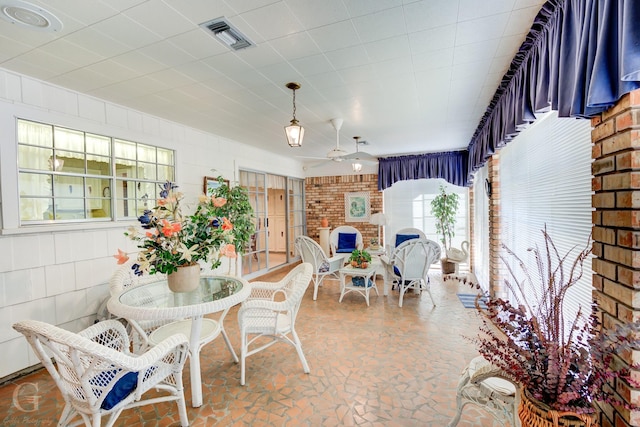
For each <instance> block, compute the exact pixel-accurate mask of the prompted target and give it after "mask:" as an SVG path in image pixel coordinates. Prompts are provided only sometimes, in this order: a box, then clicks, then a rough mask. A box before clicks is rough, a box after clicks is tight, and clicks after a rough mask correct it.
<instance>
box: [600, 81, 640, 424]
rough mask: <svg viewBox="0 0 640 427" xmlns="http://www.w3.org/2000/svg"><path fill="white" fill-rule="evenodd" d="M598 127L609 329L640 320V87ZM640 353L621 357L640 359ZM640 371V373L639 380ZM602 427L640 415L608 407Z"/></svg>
mask: <svg viewBox="0 0 640 427" xmlns="http://www.w3.org/2000/svg"><path fill="white" fill-rule="evenodd" d="M591 124H592V125H593V130H592V132H591V140H592V142H593V144H594V145H593V152H592V157H593V160H594V163H593V166H592V171H593V175H594V177H593V181H592V189H593V191H594V193H595V194H594V195H593V202H592V203H593V207H594V208H595V211H594V212H593V223H594V227H593V240H594V242H593V254H594V256H595V258H594V260H593V272H594V276H593V286H594V288H595V290H594V298H595V300H596V301H597V302H598V306H599V308H600V313H601V316H602V322H603V327H605V328H611V327H612V326H614V325H615V324H617V323H620V322H627V321H635V320H639V319H640V292H639V290H640V210H638V208H640V90H636V91H634V92H631V93H630V94H627V95H625V96H624V97H623V98H621V99H620V101H618V103H617V104H616V105H615V106H614V107H613V108H611V109H610V110H608V111H606V112H605V113H602V114H601V115H600V116H598V117H594V118H593V119H592V120H591ZM634 353H637V352H633V353H632V352H629V353H627V354H623V355H619V356H620V359H621V361H620V363H626V364H627V365H629V364H630V363H631V360H632V358H633V360H635V361H637V360H638V359H637V354H634ZM638 375H640V373H637V374H636V378H638ZM613 387H614V388H615V390H616V392H617V393H619V394H620V396H622V397H624V398H625V399H626V400H627V401H633V402H634V403H635V404H639V403H640V397H639V396H638V392H637V390H632V389H631V388H630V386H629V385H628V384H626V383H625V382H623V381H617V383H616V384H614V385H613ZM600 417H601V419H600V425H601V426H602V427H611V426H616V427H623V426H640V419H638V416H637V415H635V416H634V415H633V414H630V413H629V411H626V410H624V409H621V408H613V407H611V406H603V407H602V413H601V414H600Z"/></svg>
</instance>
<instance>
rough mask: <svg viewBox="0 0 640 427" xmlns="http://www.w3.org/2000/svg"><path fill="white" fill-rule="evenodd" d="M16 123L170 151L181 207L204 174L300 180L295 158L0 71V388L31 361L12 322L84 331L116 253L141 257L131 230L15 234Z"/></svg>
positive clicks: (81, 228)
mask: <svg viewBox="0 0 640 427" xmlns="http://www.w3.org/2000/svg"><path fill="white" fill-rule="evenodd" d="M16 118H24V119H29V120H34V121H39V122H43V123H50V124H56V125H60V126H66V127H69V128H72V129H78V130H83V131H87V132H95V133H98V134H101V135H108V136H113V137H120V138H124V139H129V140H132V141H137V142H142V143H146V144H151V145H156V146H161V147H165V148H171V149H175V150H176V175H177V176H176V182H177V184H178V185H179V186H180V190H181V191H183V192H184V193H185V201H195V200H197V197H198V195H199V194H201V193H202V192H203V184H202V183H203V177H204V176H212V175H217V174H220V175H223V176H224V177H225V178H227V179H229V180H231V182H232V183H233V182H234V181H235V180H236V179H237V178H236V176H237V170H238V169H239V168H240V167H242V168H247V169H253V170H261V171H265V172H268V173H278V174H280V175H288V176H293V177H297V178H302V177H303V176H304V172H303V170H302V164H301V163H299V162H298V161H296V160H294V159H290V158H285V157H281V156H276V155H274V154H272V153H270V152H267V151H264V150H259V149H256V148H254V147H249V146H247V145H244V144H240V143H238V142H236V141H232V140H228V139H225V138H222V137H219V136H217V135H214V134H209V133H206V132H202V131H199V130H196V129H193V128H189V127H186V126H183V125H179V124H177V123H173V122H171V121H168V120H164V119H160V118H157V117H152V116H149V115H146V114H142V113H140V112H138V111H135V110H131V109H128V108H123V107H121V106H118V105H116V104H112V103H110V102H106V101H103V100H100V99H97V98H93V97H90V96H86V95H82V94H80V93H77V92H73V91H69V90H66V89H62V88H60V87H56V86H52V85H49V84H44V83H42V82H40V81H38V80H35V79H32V78H27V77H25V76H22V75H19V74H16V73H13V72H7V71H5V70H2V69H0V141H1V142H0V174H1V175H0V194H1V195H2V199H1V200H0V209H1V210H0V212H1V219H2V225H1V226H2V229H1V232H0V255H1V256H0V354H3V355H10V356H8V357H3V358H2V363H0V381H1V380H2V379H4V378H8V377H9V376H11V375H13V374H15V373H16V372H18V371H21V370H23V369H25V368H28V367H29V366H31V365H34V364H35V363H36V362H37V360H36V358H35V357H34V356H33V355H32V353H31V350H30V349H29V347H28V344H27V341H26V340H25V339H24V337H23V336H22V335H19V334H18V333H17V332H16V331H14V330H13V329H12V328H11V325H12V324H13V323H15V322H16V321H19V320H23V319H36V320H42V321H45V322H49V323H52V324H55V325H59V326H61V327H63V328H65V329H69V330H72V331H77V330H80V329H82V328H84V327H86V326H88V325H90V324H91V323H93V321H94V320H95V318H96V311H97V310H98V307H99V305H100V304H101V302H102V301H103V300H104V298H105V297H106V296H107V294H108V289H107V281H108V279H109V277H110V276H111V274H112V272H113V271H114V270H115V269H116V268H117V265H116V261H115V259H114V258H113V257H112V255H113V254H114V253H116V250H117V249H118V248H122V249H123V250H126V251H128V252H131V253H133V252H136V251H137V248H136V247H135V245H134V244H133V242H131V241H129V240H128V239H127V238H126V237H125V236H124V234H123V232H124V231H125V230H126V228H127V227H128V226H130V225H132V224H133V223H112V222H105V223H92V224H91V225H87V224H85V225H77V224H76V225H56V226H37V227H31V228H29V229H25V228H20V227H19V226H18V208H17V206H18V189H17V176H18V174H17V170H16V158H17V148H16V146H17V143H16V134H15V133H16V123H15V120H16ZM213 170H215V171H213ZM136 225H137V224H136Z"/></svg>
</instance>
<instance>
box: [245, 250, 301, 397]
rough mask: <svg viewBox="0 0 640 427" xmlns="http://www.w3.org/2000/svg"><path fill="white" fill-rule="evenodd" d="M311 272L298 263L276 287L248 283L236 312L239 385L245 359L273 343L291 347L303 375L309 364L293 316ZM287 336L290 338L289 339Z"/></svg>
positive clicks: (266, 284)
mask: <svg viewBox="0 0 640 427" xmlns="http://www.w3.org/2000/svg"><path fill="white" fill-rule="evenodd" d="M312 273H313V268H312V267H311V264H309V263H306V262H304V263H302V264H300V265H298V266H297V267H295V268H294V269H293V270H291V271H290V272H289V273H288V274H287V275H286V276H285V277H284V278H283V279H282V280H280V281H279V282H276V283H270V282H251V296H250V297H249V298H248V299H247V300H245V301H244V302H243V303H242V305H241V307H240V310H239V311H238V323H239V325H240V339H241V342H242V344H241V348H240V384H241V385H244V383H245V365H246V358H247V357H248V356H251V355H252V354H255V353H257V352H259V351H262V350H264V349H266V348H268V347H270V346H271V345H273V344H275V343H276V342H286V343H288V344H291V345H293V346H294V347H295V349H296V351H297V352H298V357H300V361H301V362H302V367H303V368H304V372H305V373H307V374H308V373H309V372H310V370H309V364H308V363H307V359H306V358H305V357H304V353H303V352H302V343H301V342H300V338H298V334H297V333H296V330H295V323H296V316H297V315H298V309H299V308H300V303H301V302H302V298H303V297H304V294H305V292H306V290H307V288H308V287H309V283H310V282H311V275H312ZM289 335H291V337H289ZM262 337H268V338H270V340H269V341H268V342H267V343H264V344H261V345H259V346H257V347H255V348H253V349H251V350H250V349H249V346H251V344H253V343H254V342H255V341H256V340H258V339H260V338H262Z"/></svg>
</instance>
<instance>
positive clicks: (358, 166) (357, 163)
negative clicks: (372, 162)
mask: <svg viewBox="0 0 640 427" xmlns="http://www.w3.org/2000/svg"><path fill="white" fill-rule="evenodd" d="M353 139H355V140H356V158H355V161H354V162H353V163H351V167H352V168H353V171H354V172H360V171H361V170H362V163H360V159H359V158H358V157H357V155H358V145H360V137H359V136H354V137H353Z"/></svg>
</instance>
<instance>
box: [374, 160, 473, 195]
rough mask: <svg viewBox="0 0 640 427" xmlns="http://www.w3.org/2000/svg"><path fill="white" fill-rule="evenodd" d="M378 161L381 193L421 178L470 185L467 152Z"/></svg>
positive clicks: (464, 185)
mask: <svg viewBox="0 0 640 427" xmlns="http://www.w3.org/2000/svg"><path fill="white" fill-rule="evenodd" d="M378 160H379V163H378V190H380V191H382V190H384V189H385V188H388V187H391V185H392V184H393V183H394V182H398V181H403V180H409V179H421V178H443V179H445V180H446V181H447V182H449V183H451V184H454V185H459V186H462V187H466V186H467V185H468V183H467V176H468V173H467V165H468V164H469V162H468V155H467V152H466V151H451V152H446V153H432V154H418V155H411V156H399V157H387V158H380V159H378Z"/></svg>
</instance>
